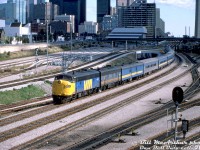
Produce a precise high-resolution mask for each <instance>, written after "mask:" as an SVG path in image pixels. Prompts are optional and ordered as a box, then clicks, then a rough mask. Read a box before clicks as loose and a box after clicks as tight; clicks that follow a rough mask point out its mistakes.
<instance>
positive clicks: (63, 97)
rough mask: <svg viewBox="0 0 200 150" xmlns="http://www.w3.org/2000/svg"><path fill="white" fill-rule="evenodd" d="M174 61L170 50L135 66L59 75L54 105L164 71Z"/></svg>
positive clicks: (56, 79) (54, 87)
mask: <svg viewBox="0 0 200 150" xmlns="http://www.w3.org/2000/svg"><path fill="white" fill-rule="evenodd" d="M173 61H174V51H173V50H169V51H168V52H167V53H166V54H164V55H161V56H158V57H155V58H149V59H144V60H140V61H138V62H137V63H134V64H128V65H123V66H115V67H109V66H107V67H104V68H99V69H88V70H80V71H71V72H68V73H64V74H60V75H57V76H56V77H55V80H54V82H53V85H52V97H53V102H54V104H61V103H64V101H72V100H73V99H77V98H79V97H83V96H86V95H90V94H92V93H96V92H99V91H102V90H106V89H108V88H111V87H114V86H118V85H120V84H123V83H125V82H128V81H131V80H134V79H135V78H139V77H141V76H144V75H146V74H150V73H152V72H153V71H155V70H158V69H162V68H163V67H165V66H167V65H168V64H171V63H172V62H173Z"/></svg>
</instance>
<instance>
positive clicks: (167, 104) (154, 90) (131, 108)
mask: <svg viewBox="0 0 200 150" xmlns="http://www.w3.org/2000/svg"><path fill="white" fill-rule="evenodd" d="M179 56H180V57H181V59H182V62H180V61H179V60H178V59H176V61H175V62H174V63H173V64H171V65H169V66H168V67H166V68H164V69H162V70H159V71H157V72H156V73H153V74H151V75H148V76H146V77H143V78H141V79H139V80H134V81H133V82H130V83H128V84H125V85H122V86H119V87H116V88H112V89H109V90H106V91H103V92H100V93H96V94H93V95H91V96H87V97H83V98H80V99H77V100H74V101H73V102H71V103H65V104H62V105H53V104H52V103H51V101H52V99H51V98H49V99H47V100H45V102H43V103H42V104H41V105H38V104H35V101H34V100H33V101H32V102H34V105H35V106H31V107H29V106H24V107H25V108H23V109H21V108H19V107H21V105H29V103H27V104H26V103H24V104H23V103H21V104H20V103H19V105H17V104H15V105H13V106H10V107H9V106H2V107H1V108H2V110H4V108H5V109H11V110H7V111H5V112H4V113H2V112H1V115H2V116H1V119H0V120H1V123H0V126H1V127H0V132H1V138H0V142H1V143H0V147H1V148H3V149H87V148H96V149H102V150H103V149H142V148H143V149H145V148H148V147H149V145H148V144H142V142H143V141H145V140H151V141H153V140H154V139H156V138H157V137H158V136H159V135H161V134H163V135H166V134H167V130H170V129H171V126H170V125H171V124H170V123H169V122H168V121H167V120H170V119H171V114H170V115H169V116H168V117H166V115H167V109H170V108H174V105H173V102H172V98H171V92H172V89H173V88H174V87H176V86H180V87H182V88H183V90H184V91H186V90H187V89H188V88H189V86H190V85H192V83H193V79H192V78H193V77H192V74H191V73H190V69H191V68H192V66H193V65H192V63H190V61H189V60H188V59H187V58H186V57H185V56H184V55H182V54H180V55H179ZM197 61H198V60H197ZM193 91H194V90H193ZM189 93H190V94H189V95H190V96H191V97H190V99H187V100H189V101H187V102H184V103H183V108H184V109H185V110H182V109H181V110H180V113H181V114H182V116H183V118H186V119H188V120H191V122H192V120H197V122H196V123H194V125H193V126H191V127H192V129H191V130H190V131H189V132H188V133H187V136H186V139H185V141H187V140H189V138H191V137H192V136H193V137H195V134H198V133H199V131H200V130H199V126H198V124H199V114H200V113H199V110H200V109H199V103H198V102H199V99H200V97H199V94H196V93H193V92H189ZM36 101H39V102H40V100H36ZM46 101H47V102H46ZM187 103H188V105H189V104H190V103H192V105H191V106H190V105H189V106H188V107H186V106H187ZM184 105H186V106H184ZM37 106H39V107H37ZM13 107H15V108H14V110H12V109H13ZM181 107H182V105H180V108H181ZM185 107H186V108H185ZM26 109H27V110H26ZM19 110H22V111H19ZM16 111H19V112H16ZM154 111H155V112H158V114H153V112H154ZM159 115H161V116H159ZM154 116H155V118H153V117H154ZM156 116H157V118H156ZM143 117H144V118H143ZM145 117H146V118H145ZM148 118H149V120H148ZM183 118H182V119H183ZM131 121H132V122H131ZM145 121H146V122H145ZM127 124H132V125H129V126H127ZM123 126H126V128H125V127H123ZM169 126H170V127H169ZM179 126H180V123H179ZM114 131H115V132H114ZM165 133H166V134H165ZM132 134H133V135H134V136H132ZM169 134H173V133H169ZM179 137H180V140H181V141H182V140H184V139H182V138H181V137H182V135H181V133H180V134H179ZM187 138H188V139H187ZM169 139H170V140H171V141H173V137H170V138H169ZM164 140H166V139H163V141H164ZM196 140H197V144H196V145H194V144H193V145H192V146H196V147H197V148H199V147H198V146H199V144H198V141H199V136H196V139H195V140H193V141H196ZM159 141H160V139H159ZM151 146H152V145H151ZM154 146H160V145H158V144H154ZM172 146H174V144H172ZM182 146H185V145H182ZM186 146H188V145H186Z"/></svg>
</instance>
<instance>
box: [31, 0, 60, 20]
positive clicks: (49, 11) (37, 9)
mask: <svg viewBox="0 0 200 150" xmlns="http://www.w3.org/2000/svg"><path fill="white" fill-rule="evenodd" d="M33 10H34V14H33V20H32V21H31V22H34V23H36V22H37V21H40V23H44V24H46V23H47V21H48V23H50V22H51V21H52V20H53V19H54V17H55V16H57V15H58V6H57V5H54V4H52V3H51V2H45V3H38V4H36V5H34V8H33Z"/></svg>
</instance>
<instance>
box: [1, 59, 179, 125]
mask: <svg viewBox="0 0 200 150" xmlns="http://www.w3.org/2000/svg"><path fill="white" fill-rule="evenodd" d="M180 65H181V61H180V60H178V64H177V66H176V67H174V68H173V69H170V70H168V71H166V72H164V73H162V74H159V75H157V76H155V77H154V78H150V79H149V80H146V81H144V82H142V83H138V84H135V85H133V86H132V87H131V88H130V87H128V88H126V89H123V90H121V91H117V92H115V93H112V94H110V95H106V96H105V97H102V98H101V99H98V100H97V101H98V103H97V104H99V103H101V102H104V101H106V100H107V98H106V97H107V96H109V97H110V98H114V97H116V96H119V95H121V94H124V93H126V92H128V91H131V90H134V89H136V88H139V87H142V86H144V85H145V84H148V83H150V82H152V81H155V80H157V79H159V78H161V77H162V76H164V75H167V74H169V73H171V72H173V71H174V70H176V69H177V68H178V67H179V66H180ZM79 100H80V99H79ZM73 102H75V101H73ZM45 104H52V98H51V97H46V98H40V99H39V100H38V99H36V100H31V101H30V102H29V101H23V102H20V103H15V104H11V105H8V106H6V105H5V106H1V110H0V115H3V114H9V113H13V112H16V111H20V110H24V109H28V108H34V107H37V106H43V105H45ZM94 105H96V104H94ZM94 105H91V104H86V106H88V108H89V106H94ZM44 112H45V111H44ZM32 115H34V113H33V112H32ZM26 116H28V115H26ZM15 118H16V117H15ZM10 120H13V119H10ZM14 121H17V120H16V119H14ZM4 122H6V121H4ZM9 122H10V121H9Z"/></svg>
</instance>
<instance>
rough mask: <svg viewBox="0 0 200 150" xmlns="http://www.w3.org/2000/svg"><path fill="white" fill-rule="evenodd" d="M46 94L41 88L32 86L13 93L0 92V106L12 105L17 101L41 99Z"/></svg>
mask: <svg viewBox="0 0 200 150" xmlns="http://www.w3.org/2000/svg"><path fill="white" fill-rule="evenodd" d="M44 94H46V93H45V92H44V91H43V90H42V89H41V88H38V87H36V86H33V85H29V86H28V87H24V88H21V89H17V90H16V89H15V90H13V91H3V92H0V104H5V105H8V104H12V103H16V102H19V101H24V100H29V99H31V98H35V97H42V96H44Z"/></svg>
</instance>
